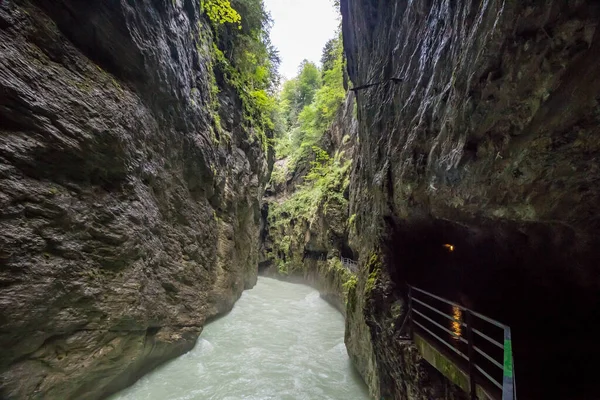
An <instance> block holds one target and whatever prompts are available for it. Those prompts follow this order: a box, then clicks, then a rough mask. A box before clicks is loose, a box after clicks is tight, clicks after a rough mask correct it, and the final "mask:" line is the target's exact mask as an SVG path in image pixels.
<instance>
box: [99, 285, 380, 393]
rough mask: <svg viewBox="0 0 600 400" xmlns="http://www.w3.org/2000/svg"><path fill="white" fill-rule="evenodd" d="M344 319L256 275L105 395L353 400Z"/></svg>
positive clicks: (299, 289) (311, 295)
mask: <svg viewBox="0 0 600 400" xmlns="http://www.w3.org/2000/svg"><path fill="white" fill-rule="evenodd" d="M368 398H369V397H368V393H367V390H366V388H365V386H364V384H363V382H362V381H361V379H360V377H359V376H358V374H357V373H356V372H355V370H354V369H353V367H352V365H351V363H350V360H349V358H348V355H347V353H346V348H345V347H344V318H343V317H342V315H340V313H339V312H338V311H336V310H335V309H334V308H333V307H332V306H330V305H329V304H328V303H326V302H325V301H324V300H323V299H321V298H320V297H319V293H318V292H317V291H316V290H314V289H312V288H310V287H308V286H304V285H298V284H291V283H286V282H281V281H278V280H275V279H270V278H262V277H261V278H259V279H258V284H257V285H256V286H255V287H254V288H253V289H251V290H247V291H245V292H244V293H243V294H242V297H241V298H240V300H239V301H238V302H237V303H236V305H235V307H234V308H233V310H232V311H231V312H230V313H229V314H228V315H226V316H225V317H223V318H220V319H218V320H216V321H214V322H211V323H210V324H208V325H207V326H206V327H205V329H204V331H203V332H202V335H201V336H200V338H199V339H198V342H197V343H196V346H195V347H194V348H193V349H192V350H191V351H190V352H188V353H186V354H184V355H182V356H181V357H178V358H176V359H174V360H172V361H170V362H169V363H167V364H165V365H163V366H161V367H159V368H157V369H156V370H154V371H153V372H151V373H150V374H148V375H146V376H144V377H143V378H141V379H140V380H139V381H138V382H137V383H136V384H134V385H133V386H132V387H130V388H128V389H126V390H124V391H121V392H120V393H118V394H116V395H115V396H113V397H111V398H110V400H213V399H214V400H242V399H244V400H267V399H269V400H271V399H273V400H275V399H277V400H279V399H281V400H296V399H298V400H321V399H323V400H327V399H331V400H334V399H335V400H354V399H356V400H360V399H368Z"/></svg>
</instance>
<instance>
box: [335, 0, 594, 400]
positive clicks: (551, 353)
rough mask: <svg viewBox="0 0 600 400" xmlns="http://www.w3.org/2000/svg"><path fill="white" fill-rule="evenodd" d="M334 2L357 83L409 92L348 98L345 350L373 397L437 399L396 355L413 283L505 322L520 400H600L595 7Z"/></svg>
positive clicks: (373, 91)
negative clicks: (351, 287)
mask: <svg viewBox="0 0 600 400" xmlns="http://www.w3.org/2000/svg"><path fill="white" fill-rule="evenodd" d="M341 3H342V4H341V6H342V13H343V29H344V42H345V49H346V53H347V57H348V71H349V75H350V78H351V80H352V81H353V83H354V84H355V86H359V85H364V84H368V83H371V82H378V81H383V80H387V79H390V78H401V79H403V82H402V83H397V82H387V83H385V84H381V85H377V86H375V87H372V88H367V89H364V90H361V91H359V92H358V94H357V104H358V121H359V138H360V143H359V145H358V149H357V154H358V155H359V157H358V162H356V163H355V166H354V171H353V177H352V182H351V188H350V192H351V211H350V212H351V213H355V214H357V217H356V226H357V235H356V237H355V238H354V241H355V247H356V248H360V253H361V257H362V261H363V262H362V263H363V271H362V272H361V281H360V282H359V285H358V287H357V305H356V307H354V311H353V312H351V310H350V309H349V317H348V321H349V330H348V337H347V343H348V347H349V351H350V352H351V353H352V355H353V359H354V360H355V362H356V363H357V364H358V366H359V369H360V370H361V371H362V373H363V376H365V377H366V380H367V381H368V382H369V384H370V386H371V388H372V391H373V393H375V394H379V393H381V394H382V395H386V396H390V397H393V398H405V396H408V398H415V399H417V398H418V399H421V398H423V399H425V398H427V399H429V398H432V397H434V398H435V397H436V396H437V397H438V398H443V396H447V394H443V391H438V392H437V394H436V393H434V392H432V390H434V389H435V388H436V387H438V386H436V385H438V384H439V381H436V379H429V380H426V381H423V376H425V375H422V374H421V372H420V371H422V370H419V368H412V369H411V368H408V367H407V365H406V363H404V362H403V361H402V360H399V359H398V358H402V357H404V359H408V358H407V357H406V354H407V353H406V352H407V351H408V350H406V345H405V344H399V343H400V342H399V341H398V332H396V331H394V329H390V324H391V323H392V322H396V323H397V322H398V321H401V320H402V315H401V314H398V313H393V312H391V310H392V308H393V306H394V305H396V306H397V307H396V309H398V307H400V306H402V305H403V304H404V293H405V284H406V283H407V282H409V283H412V284H415V285H417V286H422V287H424V288H426V289H429V290H431V291H435V292H437V293H439V294H441V295H443V296H446V297H449V298H452V299H455V300H461V301H463V302H466V303H468V305H469V306H471V307H473V308H475V309H476V310H480V311H482V312H484V313H487V314H489V315H491V316H492V317H495V318H497V319H499V320H501V321H503V322H505V323H507V324H509V325H511V326H512V328H513V339H514V348H515V366H516V371H517V382H518V386H517V387H518V388H519V391H520V392H519V398H521V397H522V398H531V399H538V398H540V399H545V398H573V399H577V398H595V397H597V396H598V388H597V387H596V386H597V385H596V384H595V383H594V381H595V380H596V379H595V378H593V377H594V376H595V373H596V372H595V371H596V368H590V367H589V366H590V365H595V364H596V362H595V360H597V358H598V356H599V354H598V346H597V345H595V344H594V343H595V340H596V339H594V338H596V337H598V333H599V332H598V315H599V310H598V307H599V304H600V301H599V298H598V293H599V286H600V279H599V278H600V274H599V269H598V265H600V250H599V249H600V242H599V239H598V238H599V237H600V235H599V234H600V223H599V221H600V219H599V218H600V213H599V211H600V209H599V205H600V189H599V186H598V184H597V183H598V180H599V178H600V165H599V158H598V154H600V153H599V150H600V139H599V137H600V136H599V134H600V106H599V103H598V102H599V99H600V69H599V68H598V65H599V63H600V30H599V29H597V25H598V21H599V17H600V4H598V3H597V2H593V1H573V2H560V1H549V2H545V3H544V4H541V3H540V2H522V1H518V2H516V1H501V0H489V1H484V2H478V1H468V0H464V1H442V0H433V1H420V0H417V1H412V2H407V1H401V0H386V1H380V2H373V1H368V0H342V2H341ZM444 243H452V244H454V245H455V247H456V251H455V252H453V253H452V254H449V253H448V252H447V251H445V249H444V248H443V247H442V246H443V244H444ZM373 253H376V254H378V255H380V256H381V259H382V263H381V265H380V268H375V267H373V265H368V264H367V263H365V258H366V259H368V257H369V255H370V254H373ZM365 264H367V265H365ZM373 270H377V271H378V272H379V274H378V275H377V276H378V279H377V284H376V285H375V287H374V288H373V290H370V291H369V290H367V287H366V286H367V285H366V284H365V281H366V280H367V276H368V274H369V273H371V272H372V271H373ZM361 291H362V292H361ZM361 293H362V294H363V295H362V296H361ZM419 365H421V364H420V363H417V367H418V366H419ZM423 368H425V367H423ZM428 376H429V375H428ZM548 382H552V385H550V384H548ZM432 388H433V389H432ZM438 388H439V387H438ZM428 390H429V393H426V392H427V391H428ZM436 390H437V389H436ZM434 391H435V390H434Z"/></svg>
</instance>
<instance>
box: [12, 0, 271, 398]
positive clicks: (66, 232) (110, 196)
mask: <svg viewBox="0 0 600 400" xmlns="http://www.w3.org/2000/svg"><path fill="white" fill-rule="evenodd" d="M211 49H212V42H211V33H210V30H209V29H208V27H207V23H206V22H205V21H204V20H203V18H202V17H201V16H200V10H199V2H198V1H192V0H173V1H171V0H162V1H155V0H154V1H150V0H142V1H137V2H131V1H124V0H123V1H119V0H111V1H84V2H81V1H76V0H60V1H54V0H53V1H49V0H36V1H33V2H29V1H24V0H23V1H21V0H15V1H3V2H0V232H1V234H0V348H1V349H2V351H1V352H0V397H1V398H7V399H25V398H27V399H42V398H43V399H61V400H63V399H98V398H101V397H103V396H106V395H108V394H110V393H111V392H114V391H115V390H118V389H119V388H122V387H124V386H126V385H128V384H130V383H131V382H132V381H134V380H135V379H136V378H137V377H139V376H140V375H141V374H143V373H144V372H145V371H147V370H149V369H151V368H153V367H154V366H156V365H157V364H159V363H160V362H163V361H165V360H166V359H168V358H171V357H174V356H176V355H179V354H181V353H182V352H184V351H186V350H188V349H190V348H191V347H192V346H193V344H194V342H195V339H196V337H197V336H198V334H199V333H200V332H201V330H202V326H203V324H204V323H205V321H206V320H207V318H210V317H212V316H215V315H217V314H219V313H222V312H224V311H226V310H228V309H230V308H231V307H232V305H233V303H234V301H235V300H236V299H237V298H238V297H239V295H240V293H241V292H242V290H243V289H244V288H249V287H251V286H252V285H253V284H254V283H255V280H256V271H257V262H258V247H257V246H256V243H257V241H258V227H259V222H260V204H259V201H260V198H261V197H262V191H263V190H262V189H263V188H264V184H265V182H264V180H265V177H266V175H267V169H268V168H267V163H266V161H265V157H264V154H263V152H262V146H261V145H260V143H258V142H257V141H256V140H255V138H254V136H253V135H252V132H248V131H244V130H242V129H241V128H239V127H240V126H241V124H240V120H241V112H240V111H239V110H240V104H239V100H238V99H237V97H236V96H235V94H234V93H233V91H232V90H231V89H229V88H228V87H227V86H225V85H222V84H221V83H220V82H218V81H217V84H219V85H220V86H221V87H220V90H221V93H220V95H219V99H218V101H219V102H220V110H221V111H220V114H221V118H220V119H221V124H222V126H223V129H219V127H217V123H216V122H215V119H216V117H215V116H214V115H213V113H211V112H210V111H209V110H213V109H214V105H213V104H212V103H211V101H214V100H211V97H210V93H211V90H212V87H211V85H212V83H211V79H210V77H211V76H212V60H211V56H210V54H211Z"/></svg>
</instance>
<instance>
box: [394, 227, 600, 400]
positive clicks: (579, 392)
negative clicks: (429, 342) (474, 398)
mask: <svg viewBox="0 0 600 400" xmlns="http://www.w3.org/2000/svg"><path fill="white" fill-rule="evenodd" d="M388 229H389V230H388V240H387V243H386V246H385V257H387V264H388V265H389V273H390V277H391V279H392V281H393V282H394V285H395V287H396V288H398V290H399V291H403V290H405V288H406V284H407V283H408V284H410V285H414V286H417V287H420V288H423V289H425V290H427V291H430V292H432V293H435V294H438V295H439V296H443V297H445V298H448V299H450V300H452V301H455V302H458V303H461V304H463V305H464V306H466V307H468V308H471V309H473V310H475V311H478V312H480V313H483V314H485V315H488V316H490V317H492V318H494V319H496V320H498V321H500V322H502V323H505V324H507V325H509V326H510V327H511V329H512V334H513V349H514V354H515V370H516V371H517V382H518V389H519V395H520V396H523V398H569V399H578V398H589V396H590V394H592V393H597V391H598V389H599V388H600V384H598V383H594V382H595V381H596V380H595V379H594V376H595V371H596V368H590V366H591V365H594V363H595V360H596V359H597V357H598V356H599V355H600V354H599V351H598V349H597V348H598V346H597V345H596V344H595V342H596V340H597V337H598V335H599V334H600V331H599V328H598V312H599V309H600V307H599V304H600V302H599V296H598V287H597V284H598V274H597V267H596V266H597V265H599V263H598V261H599V260H598V254H597V253H598V252H597V251H595V250H594V249H597V248H598V243H597V240H595V239H591V240H590V239H589V238H584V237H581V236H580V235H578V234H577V233H576V232H575V231H573V230H572V229H571V228H569V227H566V226H564V225H560V224H553V225H550V224H539V223H538V224H534V223H530V224H516V223H510V222H500V221H486V220H479V221H473V222H471V223H465V224H459V223H456V222H450V221H446V220H440V219H433V218H426V219H419V220H416V219H415V220H402V221H399V220H391V219H390V220H388ZM449 246H452V250H450V248H449ZM404 294H405V293H404ZM548 382H553V384H552V385H548ZM586 396H587V397H586Z"/></svg>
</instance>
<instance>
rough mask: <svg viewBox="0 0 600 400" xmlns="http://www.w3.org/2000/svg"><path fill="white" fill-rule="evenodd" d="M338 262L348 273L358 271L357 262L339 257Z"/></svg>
mask: <svg viewBox="0 0 600 400" xmlns="http://www.w3.org/2000/svg"><path fill="white" fill-rule="evenodd" d="M340 261H341V262H342V265H343V266H344V267H346V268H348V269H349V270H350V271H353V272H356V271H357V270H358V262H356V261H354V260H352V259H350V258H346V257H340Z"/></svg>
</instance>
